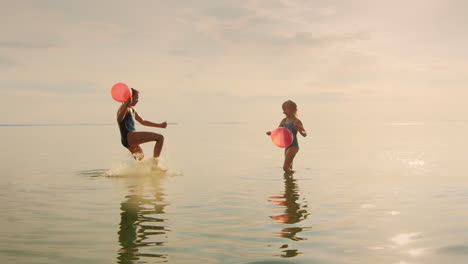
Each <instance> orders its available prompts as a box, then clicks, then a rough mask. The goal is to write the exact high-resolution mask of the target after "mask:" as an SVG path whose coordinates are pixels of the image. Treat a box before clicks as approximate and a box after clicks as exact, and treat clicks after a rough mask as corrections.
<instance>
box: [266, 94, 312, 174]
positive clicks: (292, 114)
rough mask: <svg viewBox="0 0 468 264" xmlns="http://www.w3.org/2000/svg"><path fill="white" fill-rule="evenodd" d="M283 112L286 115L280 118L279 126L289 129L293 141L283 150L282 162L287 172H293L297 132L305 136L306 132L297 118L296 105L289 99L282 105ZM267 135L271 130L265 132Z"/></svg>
mask: <svg viewBox="0 0 468 264" xmlns="http://www.w3.org/2000/svg"><path fill="white" fill-rule="evenodd" d="M282 108H283V113H284V114H285V115H286V118H284V119H283V120H281V123H280V124H279V127H285V128H287V129H289V130H290V131H291V132H292V134H293V142H292V143H291V145H289V146H288V147H287V148H286V149H285V150H284V164H283V170H284V172H286V173H287V174H291V173H294V171H293V170H292V166H293V160H294V157H295V156H296V154H297V152H298V151H299V144H298V142H297V132H298V131H299V133H300V134H301V135H302V136H303V137H305V136H307V132H306V131H305V129H304V126H303V125H302V122H301V120H299V119H297V105H296V103H294V102H293V101H291V100H288V101H286V102H284V103H283V105H282ZM267 135H269V136H270V135H271V131H268V132H267Z"/></svg>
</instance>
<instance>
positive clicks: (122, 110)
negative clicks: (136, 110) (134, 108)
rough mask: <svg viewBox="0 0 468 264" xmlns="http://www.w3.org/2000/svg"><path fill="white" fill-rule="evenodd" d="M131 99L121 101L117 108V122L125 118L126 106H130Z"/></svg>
mask: <svg viewBox="0 0 468 264" xmlns="http://www.w3.org/2000/svg"><path fill="white" fill-rule="evenodd" d="M130 102H131V99H129V100H128V101H127V102H125V103H123V104H122V105H121V106H120V107H119V110H118V111H117V122H118V123H120V122H122V120H123V119H124V118H125V116H126V115H127V112H128V107H129V106H130Z"/></svg>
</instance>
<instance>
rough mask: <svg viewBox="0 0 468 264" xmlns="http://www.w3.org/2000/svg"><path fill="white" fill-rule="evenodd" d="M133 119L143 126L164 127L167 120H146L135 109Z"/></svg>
mask: <svg viewBox="0 0 468 264" xmlns="http://www.w3.org/2000/svg"><path fill="white" fill-rule="evenodd" d="M135 119H136V120H137V121H138V123H140V124H142V125H144V126H149V127H159V128H166V127H167V122H163V123H160V124H158V123H153V122H150V121H147V120H144V119H143V118H141V116H140V115H139V114H138V113H137V112H136V111H135Z"/></svg>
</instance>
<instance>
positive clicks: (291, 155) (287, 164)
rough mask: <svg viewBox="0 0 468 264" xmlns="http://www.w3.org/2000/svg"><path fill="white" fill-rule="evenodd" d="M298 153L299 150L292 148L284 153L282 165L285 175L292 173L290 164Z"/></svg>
mask: <svg viewBox="0 0 468 264" xmlns="http://www.w3.org/2000/svg"><path fill="white" fill-rule="evenodd" d="M298 151H299V148H298V147H296V146H294V147H290V148H288V149H287V150H285V151H284V164H283V170H284V172H286V173H293V172H294V171H293V170H292V164H293V161H294V157H296V154H297V152H298Z"/></svg>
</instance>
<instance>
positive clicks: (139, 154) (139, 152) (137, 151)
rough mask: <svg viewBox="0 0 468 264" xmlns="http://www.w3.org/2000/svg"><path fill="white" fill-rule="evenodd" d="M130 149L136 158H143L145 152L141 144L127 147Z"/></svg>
mask: <svg viewBox="0 0 468 264" xmlns="http://www.w3.org/2000/svg"><path fill="white" fill-rule="evenodd" d="M127 149H128V150H130V152H131V153H132V155H133V157H134V158H135V159H136V160H142V159H143V158H144V157H145V155H144V154H143V150H142V149H141V147H140V146H137V147H129V148H127Z"/></svg>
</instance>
